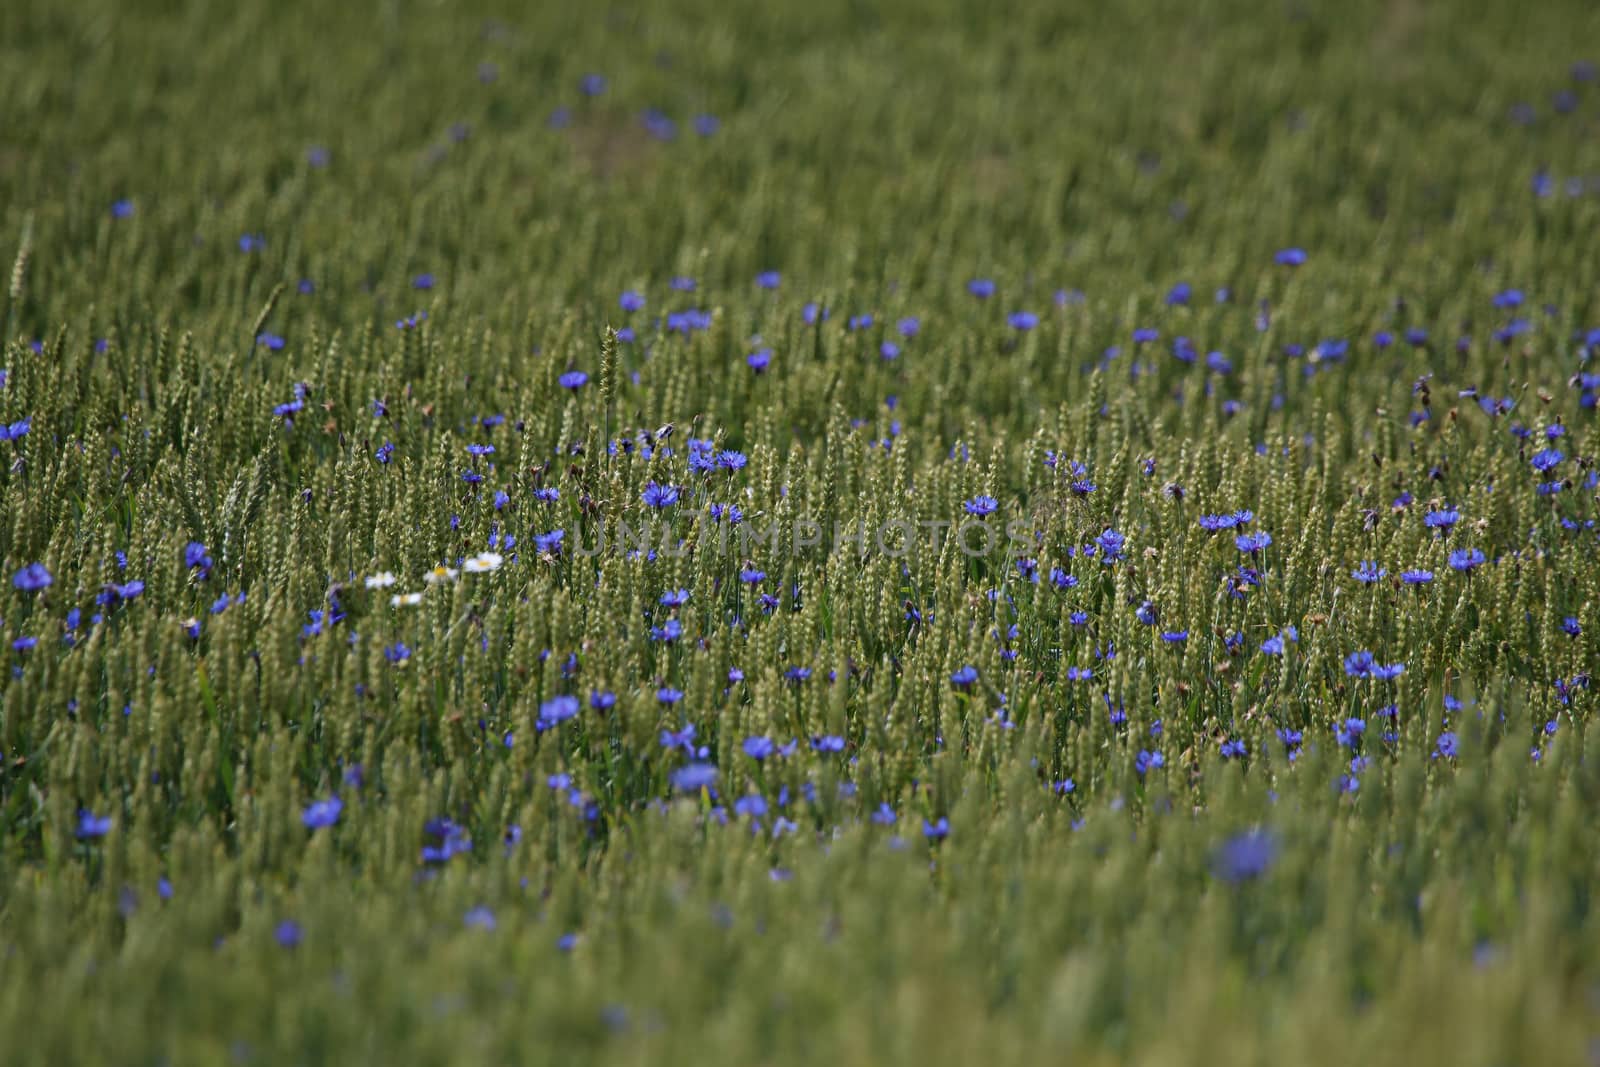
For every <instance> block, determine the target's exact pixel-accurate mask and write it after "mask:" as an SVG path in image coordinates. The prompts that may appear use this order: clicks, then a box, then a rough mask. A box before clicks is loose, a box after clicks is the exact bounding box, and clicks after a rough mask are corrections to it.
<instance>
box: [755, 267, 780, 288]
mask: <svg viewBox="0 0 1600 1067" xmlns="http://www.w3.org/2000/svg"><path fill="white" fill-rule="evenodd" d="M782 281H783V276H782V275H781V274H779V273H778V272H777V271H775V270H764V271H762V272H761V273H760V274H757V275H756V285H757V286H758V287H759V288H762V289H776V288H777V287H778V286H779V284H780V283H781V282H782Z"/></svg>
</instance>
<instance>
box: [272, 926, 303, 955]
mask: <svg viewBox="0 0 1600 1067" xmlns="http://www.w3.org/2000/svg"><path fill="white" fill-rule="evenodd" d="M272 936H273V939H274V940H276V941H277V942H278V944H279V945H281V946H282V947H284V948H297V947H299V945H300V942H302V941H304V940H305V931H304V930H302V929H301V928H300V924H299V923H297V922H295V921H294V920H293V919H285V920H283V921H282V922H280V923H279V924H278V925H277V926H276V927H275V928H274V929H273V931H272Z"/></svg>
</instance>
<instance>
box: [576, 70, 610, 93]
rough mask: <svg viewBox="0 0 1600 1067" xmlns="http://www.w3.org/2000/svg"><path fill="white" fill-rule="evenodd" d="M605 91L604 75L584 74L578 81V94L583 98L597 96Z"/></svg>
mask: <svg viewBox="0 0 1600 1067" xmlns="http://www.w3.org/2000/svg"><path fill="white" fill-rule="evenodd" d="M605 91H606V78H605V75H604V74H585V75H584V76H583V77H582V78H581V79H579V81H578V92H580V93H582V94H583V95H584V96H599V95H600V94H601V93H603V92H605Z"/></svg>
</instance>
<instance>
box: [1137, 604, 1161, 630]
mask: <svg viewBox="0 0 1600 1067" xmlns="http://www.w3.org/2000/svg"><path fill="white" fill-rule="evenodd" d="M1133 617H1134V618H1136V619H1138V620H1139V621H1140V622H1141V623H1143V624H1144V625H1145V626H1154V625H1155V624H1156V618H1157V612H1156V606H1155V602H1154V601H1150V600H1146V601H1144V602H1142V603H1141V604H1140V605H1139V606H1138V607H1137V608H1135V609H1134V612H1133Z"/></svg>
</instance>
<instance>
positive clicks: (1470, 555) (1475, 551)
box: [1450, 548, 1485, 572]
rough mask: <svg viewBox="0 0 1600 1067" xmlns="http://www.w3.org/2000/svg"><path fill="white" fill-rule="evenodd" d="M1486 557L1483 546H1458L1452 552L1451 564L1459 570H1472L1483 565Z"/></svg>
mask: <svg viewBox="0 0 1600 1067" xmlns="http://www.w3.org/2000/svg"><path fill="white" fill-rule="evenodd" d="M1484 562H1485V557H1484V554H1483V549H1481V548H1458V549H1456V550H1455V551H1454V552H1452V553H1450V566H1451V567H1452V568H1453V569H1455V570H1458V571H1463V572H1467V571H1471V570H1473V569H1474V568H1476V567H1481V566H1483V564H1484Z"/></svg>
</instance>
